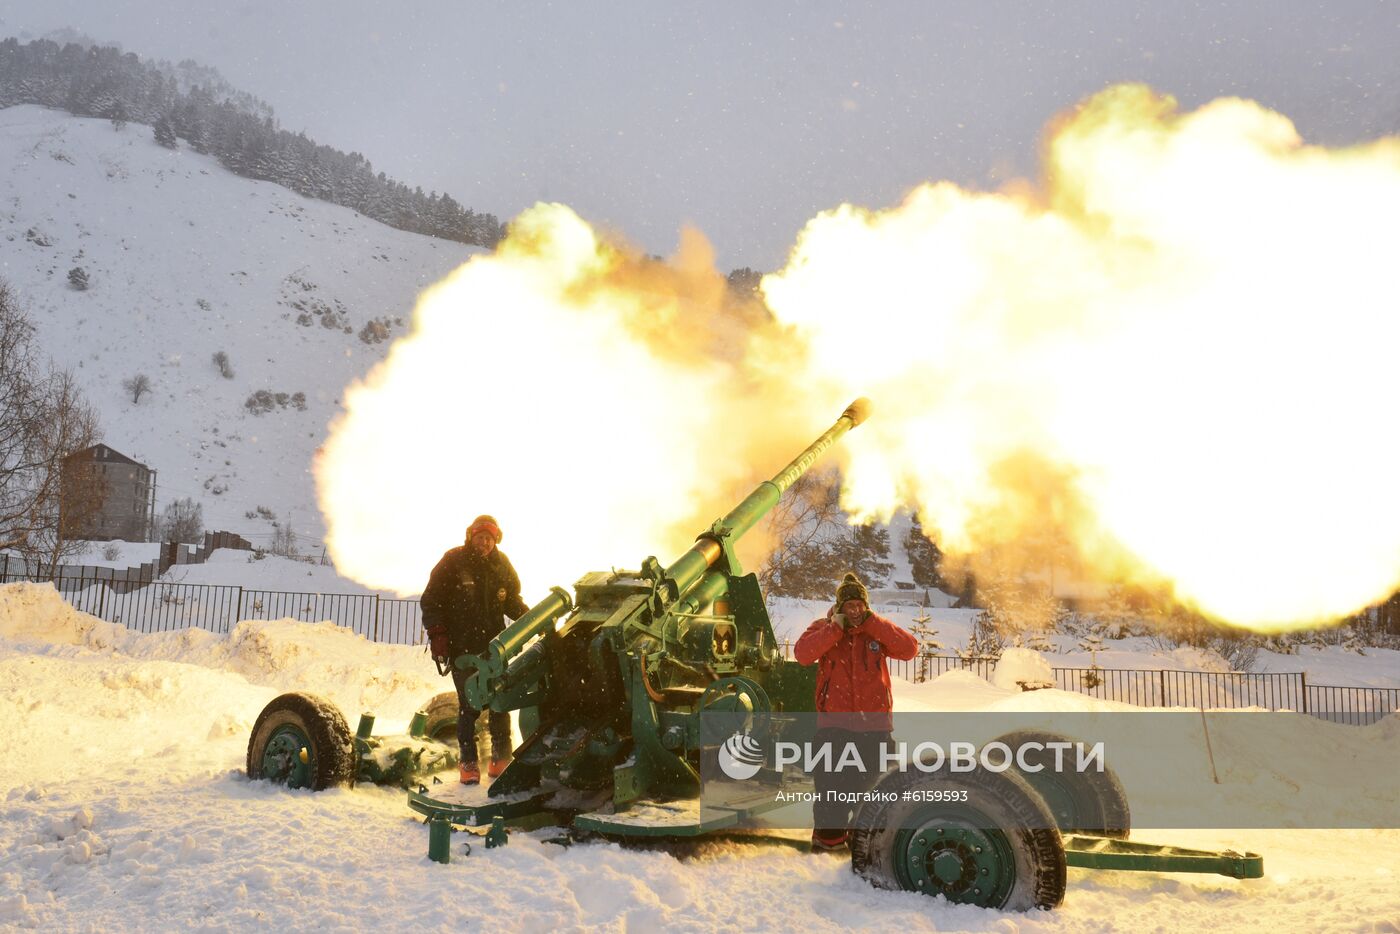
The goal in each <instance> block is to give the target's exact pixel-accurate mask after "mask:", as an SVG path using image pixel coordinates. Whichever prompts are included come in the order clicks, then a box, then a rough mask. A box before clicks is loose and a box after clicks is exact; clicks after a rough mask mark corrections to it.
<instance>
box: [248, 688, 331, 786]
mask: <svg viewBox="0 0 1400 934" xmlns="http://www.w3.org/2000/svg"><path fill="white" fill-rule="evenodd" d="M284 725H291V726H295V727H296V728H297V729H299V730H301V732H302V733H304V734H306V736H307V737H308V738H309V739H310V741H311V748H310V750H309V751H310V753H311V758H312V759H314V760H315V762H316V768H315V770H314V772H313V773H312V775H311V790H312V791H321V790H323V789H325V788H331V787H334V786H336V785H344V784H347V783H348V782H349V781H350V779H352V778H354V776H355V747H354V742H353V740H352V739H351V736H350V728H349V727H348V726H346V725H345V718H344V717H343V716H341V714H340V711H339V710H338V709H336V706H335V705H334V704H332V703H331V702H330V701H327V700H325V699H323V698H320V697H316V696H315V695H312V694H282V695H280V696H278V697H274V698H273V699H272V700H271V701H270V702H269V703H268V705H267V706H266V707H264V708H263V709H262V713H260V714H258V719H257V722H256V723H254V724H253V732H252V734H251V735H250V736H249V737H248V761H247V767H248V778H249V779H250V780H253V781H257V780H259V779H262V778H263V774H262V760H263V751H264V750H265V749H266V748H267V743H268V740H269V739H271V737H272V734H273V733H274V732H275V731H276V730H277V728H278V727H280V726H284Z"/></svg>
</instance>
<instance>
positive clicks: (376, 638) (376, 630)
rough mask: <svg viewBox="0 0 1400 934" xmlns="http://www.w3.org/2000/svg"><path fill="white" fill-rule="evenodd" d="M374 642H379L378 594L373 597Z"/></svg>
mask: <svg viewBox="0 0 1400 934" xmlns="http://www.w3.org/2000/svg"><path fill="white" fill-rule="evenodd" d="M374 641H375V642H378V641H379V594H375V595H374Z"/></svg>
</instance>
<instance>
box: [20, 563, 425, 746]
mask: <svg viewBox="0 0 1400 934" xmlns="http://www.w3.org/2000/svg"><path fill="white" fill-rule="evenodd" d="M0 639H4V640H8V641H10V642H14V643H19V644H22V645H23V646H24V647H25V648H26V649H27V650H28V651H30V652H32V653H35V654H37V655H49V656H61V657H67V658H74V659H82V660H89V661H90V658H89V657H88V656H89V655H90V654H92V653H100V654H106V655H111V656H113V657H116V658H121V659H130V660H132V661H165V662H170V663H173V664H176V665H180V666H185V667H188V668H199V669H208V670H216V671H221V672H223V673H224V674H225V675H226V676H236V677H238V678H239V679H241V680H242V681H244V682H246V683H248V684H252V685H258V686H260V687H264V688H269V689H272V690H274V691H276V692H279V693H280V692H284V691H315V692H319V693H322V694H325V695H327V696H329V697H330V698H331V700H333V701H335V702H336V704H337V705H338V706H340V708H341V710H342V711H343V712H344V713H345V715H346V717H347V719H348V720H349V721H350V722H351V724H352V725H353V722H354V719H355V716H356V715H358V713H359V712H360V711H362V710H372V711H374V712H375V713H376V714H377V715H378V717H379V718H380V721H381V723H385V724H388V723H392V722H395V721H399V720H402V721H405V722H406V721H407V720H408V719H409V718H410V717H412V715H413V712H414V711H415V710H417V709H419V708H420V707H421V706H422V705H423V704H424V703H425V702H426V701H427V700H428V699H429V698H431V697H432V696H434V695H436V694H438V693H441V692H442V691H444V690H451V683H450V682H449V681H447V680H445V679H443V678H441V677H440V676H439V675H438V674H437V670H436V668H435V667H434V666H433V663H432V660H431V659H430V658H429V657H428V656H427V655H426V654H425V651H424V649H422V648H417V647H410V646H398V645H386V644H382V643H376V642H370V641H368V640H367V639H365V638H364V637H363V636H360V635H357V634H355V633H353V632H351V631H350V630H348V629H345V628H343V627H340V626H336V625H335V624H334V623H303V622H299V621H297V620H293V619H282V620H245V621H244V622H241V623H239V624H238V625H236V626H235V627H234V628H233V630H232V632H230V633H229V634H228V635H215V634H214V633H210V632H207V631H205V630H203V629H182V630H177V631H174V632H162V633H139V632H133V631H131V630H129V629H127V628H126V627H125V626H120V625H116V624H113V623H107V622H104V621H102V620H100V619H97V618H96V617H93V616H89V615H87V614H86V613H81V612H79V611H77V610H75V609H73V607H72V606H71V605H69V604H68V603H67V602H66V601H64V599H63V598H62V597H61V596H59V594H58V593H57V592H56V591H55V590H54V589H53V586H52V585H51V584H47V583H44V584H31V583H18V584H7V585H4V586H0ZM269 696H271V695H269Z"/></svg>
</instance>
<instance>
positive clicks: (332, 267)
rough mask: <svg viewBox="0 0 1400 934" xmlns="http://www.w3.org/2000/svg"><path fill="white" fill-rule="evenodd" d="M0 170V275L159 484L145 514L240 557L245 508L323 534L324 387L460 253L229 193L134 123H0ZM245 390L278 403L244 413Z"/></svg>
mask: <svg viewBox="0 0 1400 934" xmlns="http://www.w3.org/2000/svg"><path fill="white" fill-rule="evenodd" d="M0 166H3V167H4V171H3V172H0V276H3V277H4V278H5V279H6V280H8V281H9V283H10V285H11V286H12V287H13V288H14V289H15V290H16V292H17V293H18V294H19V297H20V299H21V301H22V302H23V304H24V306H25V307H26V308H27V310H28V312H29V314H30V316H31V317H32V318H33V320H34V322H35V324H36V325H37V327H38V330H39V337H40V343H41V344H42V346H43V347H44V349H45V350H46V351H47V352H48V353H49V354H51V355H52V356H53V357H54V358H55V359H56V360H57V361H58V362H59V363H60V364H61V365H63V366H65V367H70V368H72V369H73V370H74V372H75V373H76V375H77V377H78V379H79V381H80V383H81V385H82V387H83V389H84V390H85V392H86V393H87V394H88V396H89V399H90V401H91V402H92V403H93V405H94V406H95V407H96V408H97V410H98V412H99V414H100V417H101V421H102V429H103V440H104V441H105V442H106V443H107V444H109V445H111V446H112V447H114V448H116V449H117V450H118V451H121V452H122V453H124V454H126V455H128V456H130V457H133V458H135V459H136V460H138V461H141V462H143V463H145V464H147V465H148V466H150V467H152V468H154V469H156V470H157V471H158V472H159V474H158V478H157V509H159V508H160V507H162V506H163V505H164V504H165V503H167V502H169V501H170V500H171V499H174V498H178V497H181V496H192V497H194V498H195V499H196V500H199V501H202V502H203V504H204V518H205V524H206V526H207V527H209V528H229V529H234V530H239V531H245V530H246V532H248V533H252V535H251V536H250V537H253V539H254V541H255V542H256V541H257V532H258V531H259V528H261V529H262V530H264V531H266V530H267V528H268V527H267V525H266V524H265V522H263V521H258V522H255V521H250V520H248V519H246V518H245V517H244V514H245V512H247V511H249V510H252V509H254V508H255V507H256V506H259V505H261V506H266V507H268V508H269V509H271V510H272V511H274V512H275V513H277V514H278V516H280V517H282V518H283V519H288V518H289V519H290V520H291V521H292V523H293V527H294V528H295V529H296V530H297V531H298V532H299V533H307V534H310V535H312V536H315V535H318V534H319V533H321V532H322V531H323V529H322V528H321V520H320V515H319V512H318V511H317V509H316V499H315V495H314V482H313V478H312V475H311V463H312V458H313V456H314V454H315V451H316V449H317V447H318V446H319V445H320V444H321V443H322V441H323V440H324V438H325V436H326V427H327V424H328V422H329V421H330V419H331V418H332V417H333V416H334V415H335V413H336V412H337V409H338V405H339V402H340V395H341V391H342V389H343V388H344V387H345V386H346V385H347V384H348V383H349V382H350V381H351V380H352V379H354V378H355V377H358V376H360V375H363V374H364V373H365V372H367V371H368V370H369V368H370V367H371V366H372V365H373V364H374V363H375V362H377V361H378V360H380V359H381V358H382V357H383V356H384V354H385V352H386V351H387V349H388V347H389V340H386V339H385V338H386V337H387V338H392V337H396V336H398V335H400V334H402V333H403V332H404V329H405V326H406V325H407V323H408V320H409V316H410V314H411V312H412V310H413V305H414V301H415V298H416V296H417V294H418V292H419V291H421V290H422V289H423V288H424V287H426V286H428V285H430V284H432V283H433V282H435V281H437V280H438V279H440V278H441V277H442V276H443V275H445V274H446V273H448V272H449V271H451V270H452V269H454V268H455V267H457V266H458V265H460V264H461V263H462V262H464V261H465V260H466V259H467V258H468V257H469V256H471V255H472V254H474V253H477V252H480V250H479V249H477V248H473V247H467V246H463V245H461V244H457V243H450V242H447V241H440V240H436V239H433V238H430V237H424V236H421V235H417V234H411V233H405V232H403V231H399V230H394V229H392V228H389V227H386V226H383V225H382V224H379V223H377V222H375V221H371V220H368V219H366V218H364V217H362V216H360V215H358V214H356V213H355V212H353V211H351V210H349V209H346V208H342V207H337V206H335V205H331V204H327V203H324V202H319V201H313V200H309V199H307V198H303V197H301V196H298V195H296V194H294V193H292V192H290V191H288V190H286V189H284V188H281V187H279V186H276V185H272V184H269V183H265V182H256V181H251V180H248V179H244V178H239V177H237V176H235V175H232V174H231V173H229V172H227V171H226V170H224V169H223V168H221V167H219V166H218V165H217V163H216V162H215V161H214V160H213V159H212V158H211V157H207V156H201V155H199V154H197V153H194V152H192V151H190V150H188V149H185V148H183V147H182V148H181V149H179V150H177V151H170V150H167V149H164V148H162V147H160V146H159V145H157V144H156V143H155V141H154V139H153V138H152V133H151V130H150V128H149V127H146V126H142V125H139V124H128V125H126V126H125V127H124V128H123V129H121V130H117V129H114V128H113V126H112V125H111V123H110V122H108V121H105V120H92V119H83V118H77V117H72V116H69V115H67V114H64V113H61V112H58V111H51V110H46V109H43V108H40V107H33V106H21V107H11V108H8V109H5V110H0ZM74 267H82V268H83V269H85V270H86V271H87V274H88V279H89V283H90V285H89V288H88V289H87V290H86V291H78V290H75V289H74V288H72V287H71V286H70V284H69V280H68V272H69V270H70V269H73V268H74ZM375 321H377V322H379V325H380V327H379V328H378V329H377V330H378V333H377V335H372V336H371V341H370V342H366V341H364V340H362V339H361V338H360V333H361V331H362V330H364V329H365V328H366V326H367V325H369V324H370V322H375ZM299 322H300V323H299ZM375 336H377V337H378V338H379V341H378V342H374V341H373V337H375ZM219 351H223V352H224V353H226V354H227V355H228V358H229V363H230V364H231V368H232V371H233V374H234V375H233V378H231V379H226V378H223V377H221V376H220V373H219V369H218V367H217V366H216V365H215V364H214V363H213V362H212V357H213V355H214V354H215V353H217V352H219ZM137 373H144V374H146V375H147V376H149V377H150V380H151V383H152V391H151V392H150V394H149V395H147V396H145V397H143V398H142V399H141V400H140V403H139V404H133V403H132V401H131V397H130V395H129V394H128V393H126V392H124V390H123V388H122V383H123V381H124V380H126V379H128V378H130V377H132V376H133V375H135V374H137ZM259 390H265V391H267V392H269V393H272V394H276V393H285V394H286V395H285V397H284V399H283V404H279V402H278V401H277V398H276V396H275V395H274V396H273V398H272V400H271V401H270V404H271V406H272V411H269V412H266V413H265V414H261V415H256V414H253V413H251V412H250V411H248V410H247V409H246V408H245V402H246V401H247V400H248V398H249V397H250V396H251V395H252V394H253V393H255V392H257V391H259ZM296 393H303V394H304V398H305V402H304V406H305V407H304V409H298V408H297V404H296V400H295V398H294V397H295V394H296ZM403 455H404V457H405V458H411V457H413V456H414V453H413V452H412V451H404V452H403Z"/></svg>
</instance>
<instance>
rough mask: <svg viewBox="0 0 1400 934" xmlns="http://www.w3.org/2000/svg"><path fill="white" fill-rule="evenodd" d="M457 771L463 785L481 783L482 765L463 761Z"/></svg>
mask: <svg viewBox="0 0 1400 934" xmlns="http://www.w3.org/2000/svg"><path fill="white" fill-rule="evenodd" d="M457 773H458V775H459V776H460V778H461V782H462V784H463V785H480V784H481V767H480V766H478V765H477V764H476V763H475V762H462V763H460V764H458V766H457Z"/></svg>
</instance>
